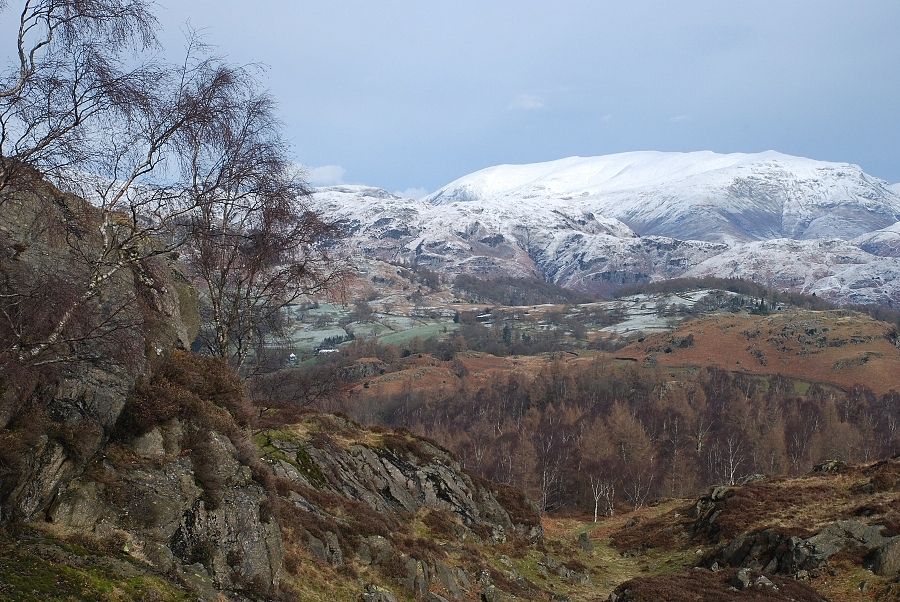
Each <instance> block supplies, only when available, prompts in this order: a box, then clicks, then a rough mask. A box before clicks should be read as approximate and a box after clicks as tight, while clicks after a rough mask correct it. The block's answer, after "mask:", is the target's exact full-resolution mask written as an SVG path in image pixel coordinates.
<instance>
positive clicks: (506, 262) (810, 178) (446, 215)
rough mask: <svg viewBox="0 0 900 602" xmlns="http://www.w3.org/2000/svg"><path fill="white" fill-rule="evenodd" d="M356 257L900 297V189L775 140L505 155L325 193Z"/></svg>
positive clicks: (591, 278)
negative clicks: (745, 150) (397, 191)
mask: <svg viewBox="0 0 900 602" xmlns="http://www.w3.org/2000/svg"><path fill="white" fill-rule="evenodd" d="M313 202H314V205H315V207H316V208H317V209H318V210H319V211H321V212H322V213H323V214H325V215H326V216H328V217H330V218H331V219H338V220H342V221H343V222H344V223H345V224H346V226H347V228H348V230H349V232H350V233H351V235H350V236H349V237H348V239H347V241H346V244H347V245H348V247H349V250H350V251H351V252H353V253H355V254H357V255H362V256H365V257H368V258H373V259H380V260H384V261H403V262H413V261H415V262H418V263H419V264H420V265H424V266H426V267H429V268H431V269H434V270H437V271H440V272H443V273H446V274H448V275H450V276H452V275H454V274H459V273H470V274H474V275H477V276H480V277H487V278H490V277H496V276H499V275H513V276H532V277H540V278H546V279H548V280H551V281H553V282H557V283H559V284H562V285H564V286H569V287H573V288H579V289H584V290H594V291H602V290H605V289H608V288H609V287H611V286H616V285H621V284H628V283H634V282H644V281H650V280H660V279H666V278H674V277H679V276H699V275H715V276H740V277H745V278H751V279H754V280H757V281H760V282H764V283H766V284H770V285H772V286H776V287H778V288H782V289H786V290H795V291H803V292H808V293H812V292H815V293H816V294H818V295H820V296H825V297H829V298H832V299H835V300H838V301H842V302H853V303H868V302H880V303H895V304H896V303H900V224H898V221H900V196H898V194H897V193H895V192H894V191H893V190H892V189H891V188H890V187H889V186H888V185H887V184H886V183H885V182H883V181H881V180H878V179H877V178H873V177H871V176H869V175H867V174H865V173H864V172H863V171H862V170H861V169H860V168H859V167H857V166H853V165H849V164H840V163H824V162H819V161H812V160H810V159H803V158H799V157H791V156H788V155H782V154H779V153H774V152H766V153H759V154H753V155H748V154H733V155H717V154H714V153H709V152H698V153H657V152H642V153H625V154H620V155H610V156H606V157H594V158H580V157H573V158H569V159H562V160H559V161H552V162H549V163H540V164H535V165H519V166H498V167H492V168H488V169H485V170H482V171H479V172H476V173H474V174H471V175H469V176H465V177H463V178H460V179H459V180H456V181H455V182H453V183H451V184H448V185H447V186H445V187H443V188H441V189H440V190H438V191H437V192H435V193H433V194H432V195H430V196H428V197H426V198H425V199H422V200H415V199H404V198H401V197H399V196H396V195H393V194H391V193H388V192H386V191H384V190H380V189H377V188H370V187H365V186H335V187H329V188H320V189H317V191H316V193H315V195H314V200H313Z"/></svg>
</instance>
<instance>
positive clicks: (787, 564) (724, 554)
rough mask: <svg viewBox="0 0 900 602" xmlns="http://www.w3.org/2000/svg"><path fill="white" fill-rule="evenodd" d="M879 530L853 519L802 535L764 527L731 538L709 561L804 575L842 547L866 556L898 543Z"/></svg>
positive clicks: (888, 564) (897, 539)
mask: <svg viewBox="0 0 900 602" xmlns="http://www.w3.org/2000/svg"><path fill="white" fill-rule="evenodd" d="M882 530H883V527H881V526H871V525H866V524H865V523H862V522H860V521H856V520H844V521H837V522H835V523H832V524H830V525H827V526H826V527H825V528H823V529H822V530H821V531H819V532H818V533H816V534H815V535H813V536H811V537H806V538H803V537H798V536H796V535H789V534H786V533H784V532H782V531H779V530H778V529H765V530H763V531H757V532H755V533H745V534H742V535H739V536H738V537H735V538H734V539H732V540H731V541H730V542H728V543H727V544H726V545H724V546H723V547H721V548H720V549H719V550H717V551H716V552H715V553H714V554H713V556H712V557H711V558H712V560H711V562H717V563H720V564H724V565H727V566H735V567H749V568H753V569H756V570H761V571H763V572H766V573H778V574H782V575H802V574H804V573H807V574H808V573H809V572H811V571H816V570H818V569H820V568H821V567H823V566H824V565H825V564H826V563H827V562H828V560H829V559H830V558H831V557H832V556H835V555H836V554H838V553H840V552H843V551H845V550H852V551H854V552H857V553H860V554H861V555H863V556H866V557H869V556H871V555H872V554H873V553H874V552H876V551H878V552H879V555H880V554H881V550H882V549H885V550H889V548H888V546H889V545H890V546H891V547H895V546H896V543H897V542H900V538H897V537H893V538H889V537H884V536H883V535H882V534H881V532H882ZM890 557H891V554H890V552H889V551H886V553H885V558H886V559H888V558H890ZM890 565H891V562H890V560H887V561H886V562H885V563H884V569H882V570H884V571H887V570H890V568H891V566H890ZM879 574H885V573H884V572H880V573H879Z"/></svg>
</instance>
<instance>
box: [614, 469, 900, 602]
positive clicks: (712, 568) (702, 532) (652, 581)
mask: <svg viewBox="0 0 900 602" xmlns="http://www.w3.org/2000/svg"><path fill="white" fill-rule="evenodd" d="M898 471H900V461H898V460H897V459H896V458H895V459H893V460H888V461H885V462H878V463H874V464H868V465H862V466H847V465H845V464H842V463H839V462H830V463H824V464H822V465H820V466H818V467H816V469H815V470H814V471H813V472H812V473H810V474H807V475H804V476H801V477H798V478H793V479H785V478H781V479H759V480H753V481H752V482H748V483H747V484H745V485H743V486H735V487H716V488H713V489H712V490H710V492H709V493H708V494H707V495H706V496H703V497H701V498H700V499H698V500H696V501H694V502H691V503H689V504H687V505H684V506H681V507H678V508H676V509H674V510H669V511H668V512H663V513H660V514H658V515H657V516H655V517H652V518H650V519H649V520H640V521H633V524H632V525H631V526H630V527H627V528H625V529H622V530H620V531H618V532H615V533H613V534H612V537H611V541H612V543H613V545H614V546H616V547H617V548H618V549H619V550H622V551H625V552H631V553H634V554H637V555H638V556H639V557H647V558H648V559H649V558H653V557H654V556H659V555H660V554H672V553H674V552H676V551H678V550H696V553H697V555H698V556H699V558H698V559H697V562H696V564H697V566H698V567H699V568H695V569H692V570H690V571H686V572H682V573H678V572H675V573H672V574H668V575H658V576H651V577H639V578H637V579H634V580H632V581H629V582H626V583H624V584H622V585H620V586H619V587H618V588H617V589H616V592H615V596H614V598H611V599H614V600H616V601H617V602H621V601H625V602H628V601H631V602H638V601H650V600H658V599H660V597H661V596H663V597H665V599H668V600H672V601H675V602H680V601H682V600H684V601H687V600H747V599H750V600H752V599H757V598H754V596H756V597H758V599H795V600H797V599H800V600H842V601H848V602H850V601H857V600H858V601H860V602H862V601H863V600H884V601H887V600H896V599H897V596H898V595H900V581H898V577H900V573H898V571H900V564H898V559H900V556H898V550H900V531H898V527H900V524H898V522H897V521H898V516H900V515H898V512H900V505H898V494H900V480H898V474H900V472H898ZM804 590H805V593H804ZM792 592H793V593H792Z"/></svg>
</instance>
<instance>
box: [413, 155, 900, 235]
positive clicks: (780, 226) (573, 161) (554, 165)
mask: <svg viewBox="0 0 900 602" xmlns="http://www.w3.org/2000/svg"><path fill="white" fill-rule="evenodd" d="M425 200H426V202H429V203H432V204H436V205H442V204H448V203H459V202H470V203H471V202H474V203H477V204H478V205H481V206H484V207H492V206H508V205H509V204H511V203H524V204H527V205H529V206H552V207H561V206H562V207H578V208H581V209H583V210H586V211H591V212H594V213H599V214H601V215H606V216H610V217H615V218H617V219H619V220H621V221H623V222H624V223H626V224H628V225H629V226H630V227H631V228H632V229H633V230H634V231H635V232H637V233H638V234H641V235H645V234H655V235H661V236H670V237H675V238H681V239H694V240H712V241H725V242H731V241H749V240H765V239H771V238H796V239H813V238H826V237H837V238H853V237H855V236H859V235H861V234H864V233H866V232H871V231H873V230H877V229H879V228H883V227H885V226H888V225H890V224H892V223H894V222H896V221H898V219H900V196H898V194H897V193H896V192H895V191H893V190H891V189H890V188H888V185H887V183H886V182H883V181H881V180H879V179H877V178H873V177H871V176H868V175H867V174H865V173H864V172H863V171H862V169H860V168H859V167H858V166H856V165H850V164H846V163H826V162H823V161H813V160H811V159H805V158H801V157H793V156H790V155H784V154H781V153H776V152H773V151H768V152H764V153H756V154H740V153H735V154H717V153H712V152H707V151H703V152H693V153H665V152H632V153H622V154H617V155H607V156H602V157H586V158H585V157H569V158H567V159H560V160H558V161H550V162H547V163H535V164H531V165H500V166H496V167H489V168H487V169H483V170H481V171H478V172H475V173H473V174H470V175H467V176H464V177H462V178H460V179H458V180H456V181H455V182H452V183H450V184H448V185H447V186H445V187H443V188H441V189H440V190H438V191H437V192H435V193H434V194H432V195H430V196H428V197H426V199H425Z"/></svg>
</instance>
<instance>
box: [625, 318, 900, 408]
mask: <svg viewBox="0 0 900 602" xmlns="http://www.w3.org/2000/svg"><path fill="white" fill-rule="evenodd" d="M683 341H690V344H683V343H682V342H683ZM898 345H900V341H898V337H897V332H896V330H895V329H894V328H893V327H892V326H890V325H889V324H886V323H884V322H877V321H875V320H872V319H870V318H868V317H866V316H862V315H860V314H857V313H855V312H845V311H822V312H819V311H803V310H792V309H789V310H786V311H783V312H778V313H776V314H773V315H769V316H753V315H728V314H722V315H717V316H714V317H706V318H701V319H698V320H695V321H691V322H687V323H685V324H683V325H682V326H680V327H678V328H676V329H675V330H674V331H673V332H672V333H671V334H660V335H653V336H650V337H647V338H646V339H645V340H644V341H641V342H636V343H633V344H632V345H630V346H628V347H626V348H625V349H622V350H621V351H619V352H618V353H617V355H619V356H621V357H630V358H634V359H636V360H638V361H641V362H653V363H656V364H659V365H661V366H718V367H721V368H724V369H726V370H732V371H737V372H746V373H751V374H784V375H786V376H791V377H793V378H797V379H804V380H808V381H810V382H823V383H832V384H835V385H838V386H840V387H843V388H845V389H849V388H851V387H853V386H854V385H858V384H865V385H867V386H869V387H871V388H872V389H873V390H874V391H876V392H878V393H879V394H880V393H885V392H887V391H889V390H891V389H895V390H896V389H897V388H898V387H900V351H898V349H900V347H898Z"/></svg>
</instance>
